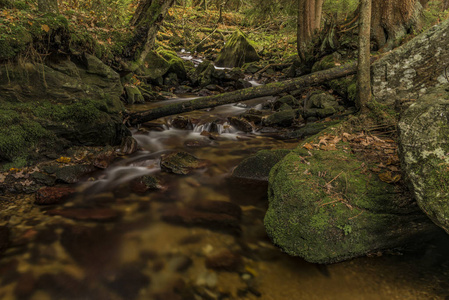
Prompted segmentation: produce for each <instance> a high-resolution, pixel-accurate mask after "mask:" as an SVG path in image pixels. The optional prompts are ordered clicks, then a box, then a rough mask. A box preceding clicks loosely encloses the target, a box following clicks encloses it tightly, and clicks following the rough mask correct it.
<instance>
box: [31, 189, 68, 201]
mask: <svg viewBox="0 0 449 300" xmlns="http://www.w3.org/2000/svg"><path fill="white" fill-rule="evenodd" d="M73 194H75V189H73V188H71V187H43V188H40V189H39V190H38V191H37V192H36V199H35V201H34V203H35V204H39V205H49V204H60V203H63V202H65V201H66V200H68V199H69V198H70V196H72V195H73Z"/></svg>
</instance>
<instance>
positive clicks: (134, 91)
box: [125, 85, 145, 104]
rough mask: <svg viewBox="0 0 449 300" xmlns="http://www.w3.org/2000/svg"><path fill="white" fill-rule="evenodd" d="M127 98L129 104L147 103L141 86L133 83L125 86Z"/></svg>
mask: <svg viewBox="0 0 449 300" xmlns="http://www.w3.org/2000/svg"><path fill="white" fill-rule="evenodd" d="M125 99H126V103H127V104H142V103H145V98H144V97H143V96H142V93H141V92H140V90H139V88H138V87H136V86H132V85H128V86H125Z"/></svg>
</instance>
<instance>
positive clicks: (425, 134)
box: [398, 85, 449, 233]
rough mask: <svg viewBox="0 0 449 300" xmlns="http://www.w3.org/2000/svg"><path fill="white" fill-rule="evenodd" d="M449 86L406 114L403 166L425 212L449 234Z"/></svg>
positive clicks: (402, 135) (401, 144)
mask: <svg viewBox="0 0 449 300" xmlns="http://www.w3.org/2000/svg"><path fill="white" fill-rule="evenodd" d="M448 124H449V86H447V85H446V87H442V88H436V89H433V90H432V91H430V92H429V93H427V94H426V95H424V96H422V97H421V99H419V100H418V101H417V102H416V103H414V104H412V105H411V106H410V107H409V108H408V109H407V110H406V111H405V112H404V113H403V115H402V118H401V120H400V122H399V124H398V127H399V135H400V139H399V150H400V152H399V153H400V159H401V166H402V168H403V171H404V173H405V175H406V179H407V180H408V182H409V185H410V187H411V189H412V191H413V193H414V196H415V198H416V201H417V202H418V205H419V206H420V207H421V209H422V210H423V211H424V212H425V213H426V214H427V215H428V216H429V217H430V218H431V219H432V221H434V222H435V224H437V225H438V226H440V227H442V228H443V229H444V230H446V232H448V233H449V157H448V154H449V127H448Z"/></svg>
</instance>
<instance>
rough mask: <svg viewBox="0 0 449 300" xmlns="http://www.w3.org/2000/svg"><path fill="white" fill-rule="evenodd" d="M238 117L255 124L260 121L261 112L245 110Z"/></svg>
mask: <svg viewBox="0 0 449 300" xmlns="http://www.w3.org/2000/svg"><path fill="white" fill-rule="evenodd" d="M240 117H241V118H243V119H245V120H247V121H248V122H252V123H254V124H256V125H258V124H261V123H262V114H261V113H253V112H246V113H244V114H241V115H240Z"/></svg>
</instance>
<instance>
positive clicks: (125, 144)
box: [120, 136, 139, 155]
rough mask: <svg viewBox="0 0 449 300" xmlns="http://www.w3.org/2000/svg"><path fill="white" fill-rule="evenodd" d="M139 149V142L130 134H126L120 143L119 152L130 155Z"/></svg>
mask: <svg viewBox="0 0 449 300" xmlns="http://www.w3.org/2000/svg"><path fill="white" fill-rule="evenodd" d="M138 149H139V144H138V143H137V141H136V140H135V139H134V138H133V137H132V136H127V137H125V138H124V139H123V141H122V144H121V145H120V154H122V155H130V154H133V153H135V152H136V151H137V150H138Z"/></svg>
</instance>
